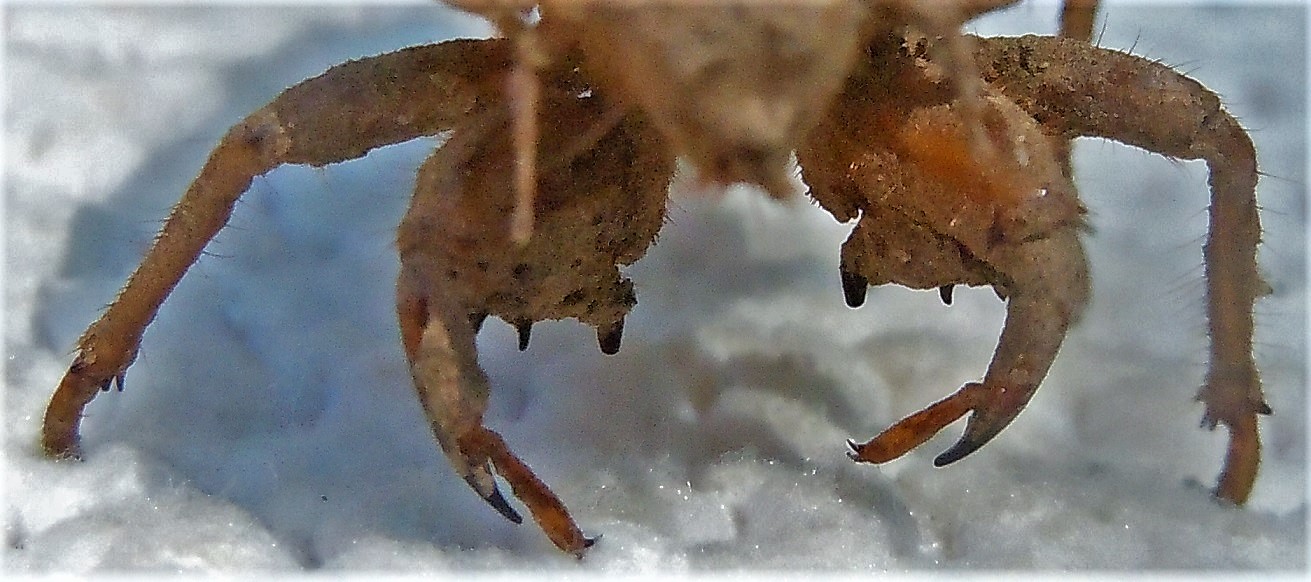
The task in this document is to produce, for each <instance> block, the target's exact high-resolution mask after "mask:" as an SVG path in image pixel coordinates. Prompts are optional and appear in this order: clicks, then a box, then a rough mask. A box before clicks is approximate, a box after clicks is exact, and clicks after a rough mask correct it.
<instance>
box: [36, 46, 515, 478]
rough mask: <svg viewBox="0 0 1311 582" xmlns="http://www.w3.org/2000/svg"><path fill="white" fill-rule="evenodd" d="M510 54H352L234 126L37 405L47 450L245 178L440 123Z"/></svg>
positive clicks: (63, 448)
mask: <svg viewBox="0 0 1311 582" xmlns="http://www.w3.org/2000/svg"><path fill="white" fill-rule="evenodd" d="M506 62H508V51H506V50H505V47H503V46H502V45H501V44H500V43H496V42H494V41H453V42H448V43H443V44H440V45H431V46H423V47H416V48H410V49H405V50H402V51H397V52H394V53H389V54H386V55H381V56H378V57H373V58H368V59H362V60H358V61H352V62H349V63H346V64H343V65H339V66H337V67H333V68H332V69H329V70H328V71H327V72H325V73H324V74H322V75H320V76H318V77H315V78H313V79H310V80H308V81H305V82H303V83H300V84H299V85H296V86H294V87H292V88H290V89H288V90H287V91H285V92H284V93H282V94H281V95H279V96H278V97H277V98H276V99H274V100H273V102H271V103H269V104H268V105H267V106H265V107H263V108H261V109H260V110H258V111H256V112H254V113H252V114H250V116H248V117H246V118H245V119H243V120H242V121H241V122H240V123H238V124H236V125H235V126H233V127H232V129H230V130H229V131H228V133H227V135H225V136H224V137H223V140H222V141H221V142H219V145H218V147H217V148H215V150H214V151H213V153H211V154H210V157H209V160H208V161H206V163H205V166H204V168H202V169H201V172H200V175H199V176H197V177H196V179H195V181H193V182H192V183H191V186H190V187H189V188H188V189H187V192H186V193H185V194H184V195H183V197H182V199H181V200H180V201H179V202H178V203H177V205H176V206H174V208H173V211H172V212H171V213H170V215H169V218H168V220H167V221H166V222H165V223H164V227H163V229H162V230H161V231H160V233H159V235H158V236H157V237H156V238H155V242H154V244H153V245H151V247H150V250H149V251H148V252H147V253H146V256H145V258H144V259H143V260H142V262H141V264H140V265H139V266H138V267H137V269H136V271H135V272H133V274H132V276H131V277H130V278H128V281H127V284H126V285H125V286H124V287H123V289H122V291H120V292H119V294H118V297H117V298H116V299H115V300H114V302H113V303H112V304H110V306H109V308H108V309H107V310H106V311H105V313H104V314H103V315H102V316H101V317H100V319H99V320H97V321H96V322H95V323H93V324H91V326H90V327H89V328H88V329H87V330H86V332H84V333H83V334H82V337H81V339H79V340H78V346H77V355H76V356H75V358H74V360H73V363H72V365H70V366H69V368H68V372H67V373H66V374H65V375H64V378H63V380H62V381H61V382H60V383H59V387H58V388H57V389H56V390H55V393H54V395H53V397H52V398H51V401H50V404H49V406H48V408H47V409H46V415H45V422H44V427H43V429H42V437H41V445H42V448H43V449H44V450H45V452H46V454H48V455H52V456H57V457H63V456H75V455H76V454H77V439H78V437H77V432H78V425H79V423H80V422H81V418H82V409H83V408H84V407H85V406H86V405H87V403H89V402H90V401H91V399H92V398H94V397H95V395H96V393H97V392H98V391H100V390H108V389H109V388H110V386H111V384H117V386H118V388H119V389H120V390H121V389H122V387H123V375H124V373H125V372H126V370H127V367H128V366H129V365H131V363H132V361H133V360H134V359H135V358H136V353H137V350H138V346H139V345H140V341H141V335H142V333H143V332H144V331H145V328H146V326H147V325H148V324H149V323H150V321H151V320H153V319H154V317H155V314H156V312H157V311H158V309H159V306H160V304H161V303H163V301H164V299H165V298H166V297H167V296H168V294H169V293H170V292H171V291H172V290H173V288H174V286H176V285H177V283H178V281H179V280H181V278H182V275H183V274H184V273H185V272H186V270H187V269H188V268H189V267H190V266H191V264H192V263H194V262H195V261H196V259H197V257H199V256H200V253H201V251H202V250H203V249H204V248H205V245H206V244H208V243H209V241H210V239H212V238H213V237H214V235H215V234H217V233H218V231H219V230H220V229H221V228H222V227H223V225H224V224H226V223H227V220H228V217H229V216H230V215H231V214H232V208H233V206H234V205H235V204H236V201H237V198H238V197H240V196H241V194H242V193H243V192H245V191H246V189H247V188H249V187H250V183H251V180H253V179H254V178H255V176H259V175H262V174H264V173H266V172H268V171H270V170H272V169H273V168H276V167H278V166H280V165H282V164H311V165H325V164H330V163H334V162H339V161H343V160H348V159H353V158H357V157H360V156H362V155H364V154H365V153H367V152H368V151H369V150H370V149H373V148H375V147H379V146H383V145H388V144H392V143H398V142H402V141H406V140H409V139H413V138H415V137H419V136H423V135H433V134H436V133H438V132H441V131H443V130H445V129H447V128H449V127H450V126H451V125H452V124H453V123H454V121H455V119H457V118H458V117H460V116H461V115H463V114H464V113H465V112H466V111H467V110H468V109H469V108H470V107H472V104H473V101H474V99H475V98H476V96H477V94H478V92H479V91H480V89H479V85H480V84H481V83H483V82H485V80H484V78H485V77H488V76H489V72H488V71H495V70H499V69H497V68H496V67H501V68H503V67H504V64H505V63H506Z"/></svg>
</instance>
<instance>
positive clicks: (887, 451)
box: [847, 382, 1037, 467]
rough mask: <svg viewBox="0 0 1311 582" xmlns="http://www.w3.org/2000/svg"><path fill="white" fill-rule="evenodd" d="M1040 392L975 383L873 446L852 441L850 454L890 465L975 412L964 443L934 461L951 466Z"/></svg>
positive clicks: (889, 432)
mask: <svg viewBox="0 0 1311 582" xmlns="http://www.w3.org/2000/svg"><path fill="white" fill-rule="evenodd" d="M1036 390H1037V385H1032V386H1022V387H1010V388H1007V387H990V386H988V385H986V384H981V383H977V382H971V383H969V384H966V385H965V386H963V387H961V389H960V390H958V391H956V393H955V394H952V395H951V396H948V397H946V398H944V399H942V400H939V401H938V402H935V403H933V404H931V405H929V407H928V408H925V409H924V410H921V411H919V412H916V413H915V414H912V415H910V416H908V417H906V418H904V419H902V420H901V421H900V422H898V423H896V424H894V425H892V426H891V427H889V428H888V429H887V430H885V431H883V432H882V433H880V434H879V435H878V436H876V437H874V438H873V439H870V441H869V442H866V443H864V444H856V443H855V442H853V441H847V444H848V446H850V447H851V449H852V452H851V453H850V454H849V456H850V457H851V459H852V460H854V461H858V462H863V463H885V462H888V461H891V460H893V459H896V458H898V457H900V456H902V455H905V454H906V453H908V452H910V450H911V449H914V448H916V447H918V446H920V445H922V444H924V443H925V442H927V441H928V440H929V439H930V438H932V437H933V436H934V435H936V434H938V432H939V431H941V430H942V429H944V428H946V427H947V425H949V424H951V423H953V422H956V421H957V420H959V419H960V418H961V417H962V416H965V415H966V414H967V413H970V412H973V414H971V415H970V419H969V421H967V423H966V425H965V433H964V434H963V435H961V438H960V440H958V441H956V444H954V445H952V446H951V447H950V448H948V449H947V450H946V451H944V452H943V453H942V454H940V455H938V456H937V458H935V459H934V460H933V465H934V466H936V467H941V466H944V465H949V464H951V463H954V462H956V461H959V460H961V459H963V458H965V457H966V456H969V454H970V453H973V452H974V451H977V450H979V448H980V447H982V446H983V445H985V444H987V443H988V441H991V440H992V438H993V437H995V436H997V434H998V433H1000V432H1001V431H1002V429H1005V428H1006V427H1007V426H1008V425H1010V423H1011V421H1012V420H1015V417H1016V416H1017V415H1019V413H1020V411H1021V410H1023V409H1024V406H1025V404H1027V403H1028V402H1029V399H1030V398H1031V397H1033V393H1034V392H1035V391H1036Z"/></svg>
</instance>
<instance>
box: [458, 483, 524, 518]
mask: <svg viewBox="0 0 1311 582" xmlns="http://www.w3.org/2000/svg"><path fill="white" fill-rule="evenodd" d="M464 481H465V482H466V483H468V484H469V486H470V487H473V490H474V491H477V492H478V495H479V496H480V497H482V498H483V500H485V501H487V504H488V505H491V506H492V509H495V510H496V512H497V513H499V514H501V515H502V516H504V517H505V519H508V520H510V521H511V522H514V524H515V525H518V524H521V523H523V516H521V515H519V512H517V511H515V510H514V508H513V507H510V502H509V501H506V499H505V496H504V495H501V489H500V488H499V487H497V486H495V485H493V486H492V489H491V492H490V493H487V494H485V495H484V494H483V491H482V488H481V487H480V486H479V484H478V481H477V479H474V477H473V476H472V475H470V476H468V477H465V478H464Z"/></svg>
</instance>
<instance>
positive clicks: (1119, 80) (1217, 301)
mask: <svg viewBox="0 0 1311 582" xmlns="http://www.w3.org/2000/svg"><path fill="white" fill-rule="evenodd" d="M977 42H978V52H977V58H978V61H979V68H980V69H982V70H983V72H984V78H985V79H987V80H988V81H989V82H991V83H993V84H994V85H996V86H997V87H998V89H1000V90H1001V91H1002V92H1003V93H1004V94H1005V95H1006V96H1007V97H1009V98H1011V99H1012V100H1014V101H1015V102H1016V103H1017V104H1019V105H1020V106H1021V107H1023V108H1024V109H1025V110H1026V111H1028V112H1029V114H1031V115H1032V116H1033V117H1034V118H1035V119H1037V120H1038V122H1039V123H1041V124H1043V126H1044V127H1046V128H1047V130H1048V131H1050V132H1052V133H1054V134H1057V135H1060V136H1062V137H1065V138H1067V139H1069V138H1073V137H1078V136H1096V137H1104V138H1108V139H1112V140H1116V141H1119V142H1123V143H1126V144H1129V145H1133V146H1137V147H1140V148H1143V149H1146V150H1148V151H1152V152H1156V153H1159V154H1162V155H1165V156H1170V157H1175V158H1183V159H1190V160H1191V159H1201V160H1205V161H1206V164H1207V167H1208V168H1209V170H1210V174H1211V176H1210V187H1211V204H1210V229H1209V233H1208V235H1207V239H1206V243H1205V245H1204V247H1203V260H1204V262H1205V274H1206V312H1207V320H1208V325H1209V331H1210V336H1211V349H1210V364H1209V368H1208V370H1207V374H1206V381H1205V385H1204V386H1203V387H1202V389H1201V391H1200V392H1199V394H1198V396H1197V398H1198V399H1199V400H1201V401H1202V402H1203V403H1204V404H1205V406H1206V411H1205V414H1204V416H1203V420H1202V423H1203V425H1204V426H1206V427H1208V428H1215V426H1216V425H1217V424H1224V425H1225V426H1226V427H1228V429H1229V449H1228V453H1227V455H1226V457H1225V463H1224V469H1223V471H1222V472H1221V474H1220V480H1219V485H1218V487H1217V489H1216V495H1217V496H1218V497H1220V498H1222V499H1226V500H1229V501H1231V502H1233V503H1237V504H1241V503H1243V502H1245V501H1246V500H1247V497H1248V495H1249V494H1250V493H1251V490H1252V485H1253V483H1255V480H1256V473H1257V468H1258V466H1259V464H1260V446H1261V445H1260V438H1259V434H1258V432H1257V415H1258V414H1269V413H1270V407H1269V406H1268V405H1267V404H1266V402H1265V398H1264V396H1263V395H1262V392H1261V381H1260V378H1259V375H1258V372H1257V368H1256V363H1255V361H1254V360H1253V357H1252V331H1253V318H1252V307H1253V304H1254V303H1255V301H1256V299H1257V297H1259V296H1261V295H1263V294H1265V293H1267V292H1268V289H1269V287H1268V286H1267V285H1266V283H1265V282H1264V281H1263V280H1262V279H1261V277H1260V274H1259V273H1258V272H1257V264H1256V248H1257V244H1258V243H1259V242H1260V239H1261V226H1260V222H1259V218H1258V216H1257V205H1256V182H1257V168H1256V152H1255V149H1254V148H1253V146H1252V140H1251V138H1250V137H1249V136H1248V135H1247V132H1246V131H1244V130H1243V128H1242V127H1241V126H1240V125H1239V124H1238V121H1237V120H1235V119H1234V118H1233V117H1232V116H1231V115H1229V114H1228V113H1227V112H1226V111H1225V110H1224V109H1223V107H1222V106H1221V103H1220V99H1219V98H1218V97H1217V96H1216V95H1215V94H1214V93H1212V92H1211V91H1209V90H1207V89H1206V88H1205V87H1203V86H1202V85H1201V84H1200V83H1198V82H1196V81H1194V80H1192V79H1189V78H1188V77H1185V76H1183V75H1181V74H1179V73H1177V72H1175V71H1173V70H1171V69H1170V68H1169V67H1166V66H1165V65H1162V64H1160V63H1157V62H1153V61H1149V60H1147V59H1143V58H1139V57H1135V56H1132V55H1129V54H1125V53H1121V52H1118V51H1114V50H1109V49H1103V48H1098V47H1094V46H1091V45H1089V44H1087V43H1083V42H1077V41H1071V40H1066V39H1060V38H1048V37H1036V36H1025V37H1022V38H987V39H978V41H977Z"/></svg>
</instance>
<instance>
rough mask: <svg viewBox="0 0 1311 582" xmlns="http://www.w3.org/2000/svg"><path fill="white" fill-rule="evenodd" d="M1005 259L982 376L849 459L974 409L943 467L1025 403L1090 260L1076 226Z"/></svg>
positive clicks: (1056, 345)
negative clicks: (1000, 312)
mask: <svg viewBox="0 0 1311 582" xmlns="http://www.w3.org/2000/svg"><path fill="white" fill-rule="evenodd" d="M1004 261H1005V262H1004V263H1003V264H1000V265H996V266H999V267H1001V268H1002V275H1001V276H1002V277H1003V278H1005V279H1008V280H1009V282H1008V283H1007V284H1006V285H1005V289H1004V292H1005V294H1006V295H1007V304H1006V323H1005V325H1004V326H1003V328H1002V333H1001V339H1000V340H999V341H998V344H997V350H996V352H995V353H994V354H993V357H992V362H991V363H990V364H989V365H988V372H987V374H986V375H985V376H984V379H983V382H982V383H973V382H972V383H969V384H966V385H965V386H964V387H962V388H961V389H960V390H959V391H957V392H956V393H955V394H952V395H951V396H948V397H947V398H946V399H943V400H941V401H939V402H937V403H935V404H933V405H931V406H929V407H928V408H926V409H924V410H922V411H920V412H917V413H915V414H913V415H911V416H909V417H907V418H905V419H903V420H902V421H900V422H898V423H897V424H895V425H893V426H892V427H890V428H888V429H887V430H885V431H883V432H882V433H881V434H879V435H878V436H877V437H874V438H873V439H872V440H870V441H869V442H867V443H865V444H861V445H857V444H855V443H852V444H851V446H852V449H853V450H854V453H853V455H852V458H853V459H855V460H858V461H865V462H871V463H882V462H886V461H890V460H892V459H895V458H897V457H900V456H902V455H904V454H906V453H907V452H909V451H910V450H911V449H913V448H915V447H918V446H919V445H921V444H923V443H924V442H926V441H928V439H929V438H931V437H932V436H933V435H935V434H937V433H938V431H940V430H942V429H943V428H945V427H946V426H947V425H948V424H951V423H953V422H955V421H956V420H957V419H959V418H960V417H962V416H964V415H965V414H967V413H970V412H972V413H973V414H972V415H971V416H970V419H969V421H968V422H967V423H966V426H965V433H964V435H962V436H961V438H960V440H959V441H957V442H956V444H955V445H953V446H952V447H951V448H949V449H948V450H947V451H945V452H943V453H942V454H941V455H938V457H937V458H936V459H934V461H933V464H934V465H937V466H943V465H946V464H949V463H953V462H955V461H958V460H960V459H962V458H964V457H965V456H966V455H969V454H970V453H972V452H974V451H976V450H978V449H979V447H982V446H983V445H984V444H986V443H987V442H988V441H990V440H992V438H993V437H995V436H997V434H998V433H1000V432H1001V431H1002V429H1004V428H1006V427H1007V426H1008V425H1009V424H1010V423H1011V421H1012V420H1014V419H1015V417H1016V416H1017V415H1019V413H1020V411H1022V410H1024V407H1025V406H1026V405H1027V404H1028V402H1029V399H1030V398H1032V397H1033V394H1034V392H1036V391H1037V389H1038V386H1039V385H1041V384H1042V380H1043V378H1045V377H1046V376H1047V370H1048V369H1049V368H1050V367H1051V364H1052V361H1054V360H1055V359H1056V354H1057V352H1058V351H1059V350H1060V347H1061V343H1062V342H1063V341H1064V339H1065V334H1066V332H1067V331H1068V330H1069V328H1070V326H1071V325H1073V324H1074V323H1075V322H1076V321H1077V320H1078V317H1079V314H1080V312H1081V311H1082V309H1083V306H1084V304H1085V303H1086V302H1087V299H1088V267H1087V263H1086V261H1085V258H1084V254H1083V248H1082V246H1081V245H1080V244H1079V239H1078V237H1077V231H1076V230H1075V229H1074V228H1073V227H1067V228H1064V229H1061V230H1059V231H1057V232H1055V233H1052V234H1051V235H1050V236H1048V237H1045V238H1042V239H1038V240H1033V241H1029V242H1026V243H1024V244H1022V245H1020V246H1019V247H1018V248H1015V249H1012V250H1011V252H1010V253H1009V254H1008V255H1007V258H1006V259H1004ZM994 285H997V283H994Z"/></svg>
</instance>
